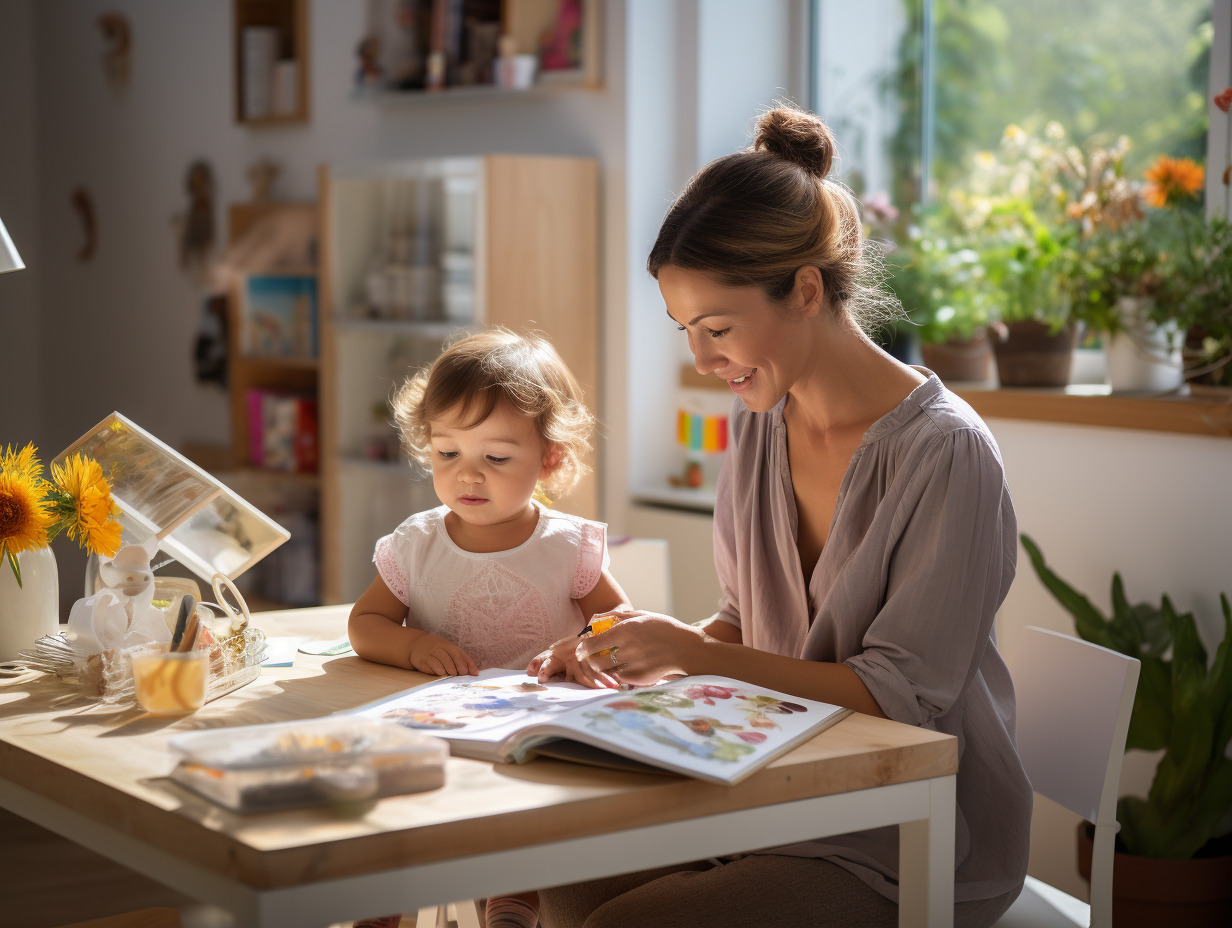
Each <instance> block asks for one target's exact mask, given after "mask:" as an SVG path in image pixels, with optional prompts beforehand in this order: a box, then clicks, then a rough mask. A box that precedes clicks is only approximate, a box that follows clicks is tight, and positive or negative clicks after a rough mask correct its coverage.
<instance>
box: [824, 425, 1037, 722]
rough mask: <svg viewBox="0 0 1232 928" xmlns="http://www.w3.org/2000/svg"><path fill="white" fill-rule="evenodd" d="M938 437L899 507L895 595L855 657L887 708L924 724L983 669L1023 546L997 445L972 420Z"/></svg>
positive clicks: (890, 563) (892, 577) (891, 568)
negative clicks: (1009, 541)
mask: <svg viewBox="0 0 1232 928" xmlns="http://www.w3.org/2000/svg"><path fill="white" fill-rule="evenodd" d="M934 442H935V445H936V446H935V447H934V448H931V449H930V451H931V453H930V454H927V455H924V456H923V457H922V459H921V460H923V461H926V462H930V463H931V467H930V466H928V465H927V464H926V465H925V466H921V467H920V468H918V469H917V471H916V472H915V473H913V474H911V475H909V476H907V477H906V478H905V479H907V480H908V481H909V483H908V485H907V488H906V492H904V493H903V496H902V498H901V499H900V500H899V505H898V507H897V509H896V511H895V513H894V517H893V521H892V523H891V530H890V532H889V536H890V538H891V539H893V541H892V544H891V545H890V546H888V547H887V549H886V558H887V561H886V563H885V565H884V567H885V570H886V585H885V591H886V592H885V600H884V602H883V604H882V606H881V608H880V609H879V610H878V612H877V614H876V616H875V617H874V618H873V620H872V622H871V623H870V625H869V626H868V628H867V629H866V631H865V633H864V638H863V650H862V651H861V652H860V653H858V654H856V655H854V656H852V657H849V658H848V659H847V660H846V661H845V663H846V664H847V665H848V666H849V667H851V668H852V669H853V670H854V671H855V672H856V673H857V674H858V675H859V676H860V679H861V680H863V681H864V684H865V685H866V686H867V687H868V689H869V691H870V692H871V693H872V695H873V698H874V699H876V700H877V703H878V704H879V705H880V706H881V709H882V711H884V712H885V713H886V715H888V716H889V717H890V718H892V719H896V720H898V721H902V722H907V723H909V724H914V725H927V724H928V723H930V722H931V721H932V720H933V719H935V718H937V717H938V716H940V715H944V714H945V713H946V712H948V711H949V709H950V707H951V706H953V705H954V703H955V701H956V700H957V699H958V698H959V696H960V695H961V693H962V692H963V689H964V687H966V685H967V684H968V683H969V681H970V680H971V679H972V678H973V677H974V676H975V675H976V673H977V670H978V668H979V665H980V661H981V659H982V656H983V652H984V649H985V648H986V647H987V646H988V644H989V641H990V632H991V628H992V624H993V621H994V618H995V616H996V611H997V608H998V607H999V606H1000V603H1001V599H1002V598H1003V596H1004V591H1005V588H1006V587H1007V586H1008V583H1006V582H1005V581H1007V580H1008V577H1006V575H1005V572H1006V571H1008V572H1009V576H1010V577H1012V575H1013V572H1014V561H1013V557H1014V554H1013V552H1014V551H1015V550H1016V547H1015V546H1014V545H1013V544H1008V545H1007V543H1006V539H1007V534H1008V537H1009V538H1010V539H1013V538H1014V537H1015V532H1016V530H1017V529H1016V523H1015V520H1014V512H1013V507H1012V506H1011V505H1010V503H1009V499H1008V494H1007V490H1006V487H1005V479H1004V472H1003V469H1002V466H1001V461H1000V457H999V455H998V454H997V451H996V448H995V447H994V446H993V445H992V444H991V443H990V441H989V440H988V439H987V437H986V436H985V435H984V434H983V433H981V432H979V431H977V430H975V429H969V428H968V429H957V430H954V431H951V432H948V433H944V434H938V435H937V436H936V437H935V438H934ZM870 579H871V578H870Z"/></svg>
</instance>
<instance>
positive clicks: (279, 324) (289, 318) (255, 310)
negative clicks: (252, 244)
mask: <svg viewBox="0 0 1232 928" xmlns="http://www.w3.org/2000/svg"><path fill="white" fill-rule="evenodd" d="M240 344H241V347H242V350H243V352H244V354H245V355H247V356H248V357H254V358H294V359H302V360H309V359H313V358H315V357H316V356H317V281H316V278H315V277H313V276H309V275H296V274H284V275H279V274H270V275H261V274H252V275H250V276H248V277H247V278H245V279H244V284H243V288H242V290H241V303H240Z"/></svg>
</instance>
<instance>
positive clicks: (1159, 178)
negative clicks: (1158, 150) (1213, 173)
mask: <svg viewBox="0 0 1232 928" xmlns="http://www.w3.org/2000/svg"><path fill="white" fill-rule="evenodd" d="M1205 178H1206V172H1205V171H1203V169H1202V165H1200V164H1198V163H1197V162H1195V161H1194V160H1193V159H1192V158H1169V157H1168V156H1167V155H1160V156H1159V158H1158V160H1156V162H1155V163H1154V164H1153V165H1151V166H1150V167H1149V168H1148V169H1147V172H1146V179H1147V180H1148V181H1149V182H1150V183H1148V184H1147V185H1146V187H1145V188H1144V189H1143V196H1145V197H1146V201H1147V202H1148V203H1150V204H1151V205H1152V206H1156V207H1160V208H1162V207H1165V206H1170V205H1171V204H1173V203H1176V202H1177V201H1179V200H1183V199H1185V198H1187V197H1192V196H1193V195H1194V194H1195V193H1196V192H1197V191H1199V190H1201V189H1202V184H1203V182H1204V181H1205Z"/></svg>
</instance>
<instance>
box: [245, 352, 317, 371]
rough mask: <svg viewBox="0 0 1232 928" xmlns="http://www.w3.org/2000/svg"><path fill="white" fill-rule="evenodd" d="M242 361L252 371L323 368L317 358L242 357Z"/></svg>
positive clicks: (312, 369) (252, 355)
mask: <svg viewBox="0 0 1232 928" xmlns="http://www.w3.org/2000/svg"><path fill="white" fill-rule="evenodd" d="M240 360H241V361H242V362H243V363H244V364H245V365H246V366H247V367H249V368H250V369H253V370H258V369H266V370H270V371H286V370H293V371H315V370H316V369H317V368H318V367H320V366H321V362H320V361H318V360H317V359H316V358H280V357H277V356H272V355H254V354H246V355H241V356H240Z"/></svg>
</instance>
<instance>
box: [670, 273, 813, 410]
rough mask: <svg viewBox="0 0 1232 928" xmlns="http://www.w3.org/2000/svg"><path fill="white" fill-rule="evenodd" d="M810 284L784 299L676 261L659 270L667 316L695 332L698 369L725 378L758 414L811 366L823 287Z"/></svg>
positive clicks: (692, 339)
mask: <svg viewBox="0 0 1232 928" xmlns="http://www.w3.org/2000/svg"><path fill="white" fill-rule="evenodd" d="M798 278H799V275H798ZM802 283H806V282H802V281H801V280H800V279H797V283H796V289H795V290H794V291H793V292H792V293H791V295H789V296H788V298H787V301H786V305H783V304H777V303H773V302H771V301H770V299H769V298H768V297H767V296H766V294H765V291H764V290H762V288H761V287H757V286H749V287H732V286H728V285H727V284H723V283H720V282H718V281H717V280H715V279H714V277H712V276H711V275H709V274H707V273H704V272H702V271H690V270H685V269H683V268H679V267H673V266H671V265H668V266H666V267H663V268H661V269H660V271H659V292H660V293H662V294H663V300H664V302H665V303H667V314H668V315H669V316H670V317H671V318H672V320H673V321H674V322H675V323H676V325H677V326H678V327H679V328H680V329H681V330H682V331H684V332H687V333H688V337H689V350H690V351H692V352H693V358H694V361H695V363H696V366H697V371H698V373H699V374H714V375H715V376H716V377H719V378H721V379H722V380H725V381H726V382H727V384H728V386H729V387H731V389H732V392H733V393H735V394H737V395H738V396H739V397H740V398H741V399H742V400H744V404H745V405H746V406H748V407H749V409H751V410H752V411H754V412H765V411H767V410H769V409H773V408H774V406H775V405H776V404H777V403H778V401H779V400H781V399H782V398H783V396H784V395H786V393H787V391H788V390H790V389H791V387H792V386H793V384H795V382H796V380H797V379H798V378H799V376H800V375H801V373H802V372H803V370H804V361H805V358H806V355H807V351H808V345H809V344H810V342H811V338H812V333H811V332H810V331H807V330H806V326H805V323H806V322H807V320H808V319H809V318H810V317H812V316H814V315H815V314H816V312H815V308H814V307H815V306H816V305H818V303H819V300H820V287H819V285H818V286H817V287H815V288H813V291H812V293H810V292H809V287H808V286H802ZM810 297H812V298H811V299H810Z"/></svg>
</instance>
